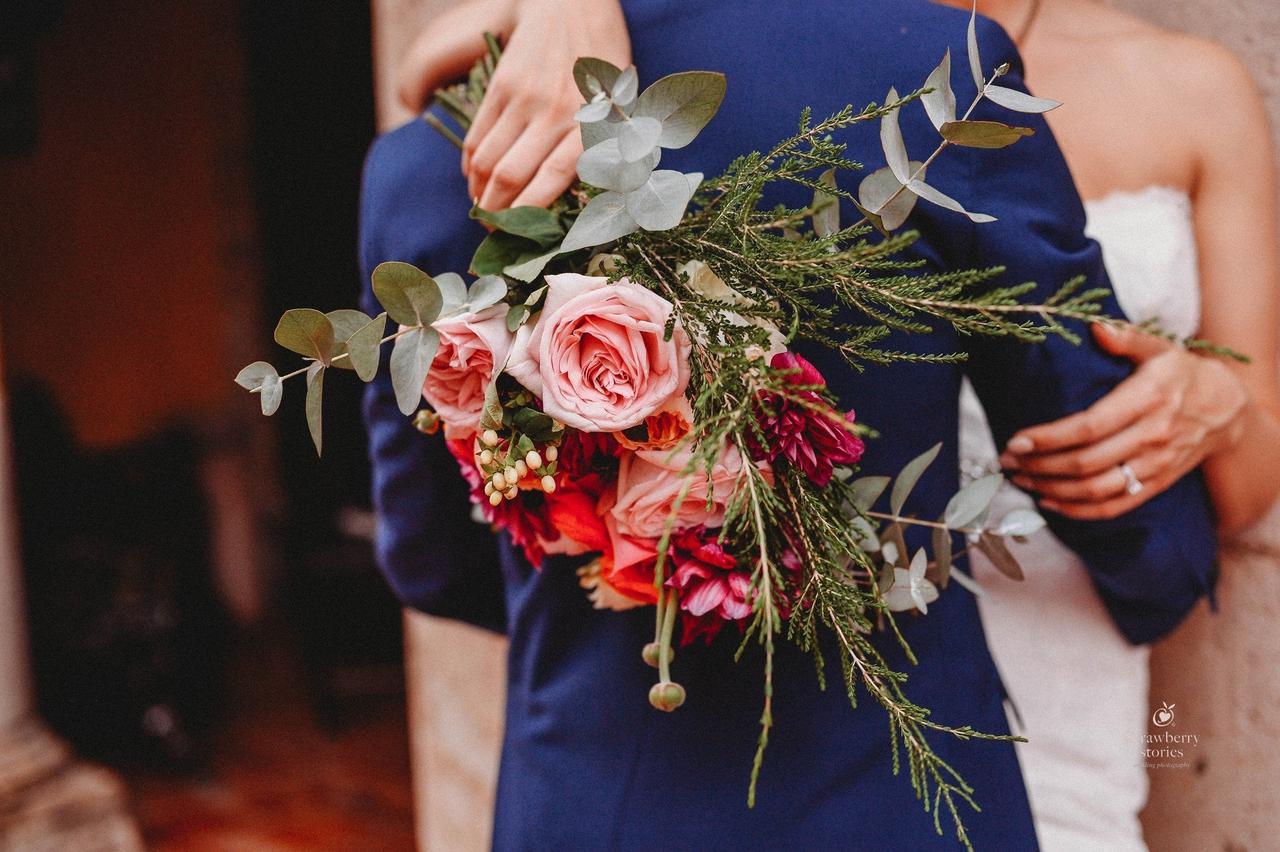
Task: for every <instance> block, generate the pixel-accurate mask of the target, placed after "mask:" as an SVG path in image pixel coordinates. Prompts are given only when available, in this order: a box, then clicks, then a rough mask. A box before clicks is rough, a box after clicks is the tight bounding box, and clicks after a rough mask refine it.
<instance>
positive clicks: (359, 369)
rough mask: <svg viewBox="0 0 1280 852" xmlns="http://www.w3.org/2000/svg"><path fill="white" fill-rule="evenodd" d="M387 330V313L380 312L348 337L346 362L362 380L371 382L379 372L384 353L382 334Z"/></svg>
mask: <svg viewBox="0 0 1280 852" xmlns="http://www.w3.org/2000/svg"><path fill="white" fill-rule="evenodd" d="M386 330H387V315H386V314H385V313H382V314H378V315H377V316H376V317H374V318H373V319H371V320H369V321H368V322H367V323H365V325H364V326H363V327H362V328H360V329H358V330H357V331H356V332H355V334H353V335H351V336H350V337H348V338H347V342H346V351H347V358H346V361H345V362H339V363H348V362H349V363H350V364H351V367H352V369H354V370H355V371H356V375H357V376H359V377H360V381H362V382H371V381H373V377H374V376H376V375H377V374H378V361H379V358H380V356H381V354H382V335H383V334H384V333H385V332H386Z"/></svg>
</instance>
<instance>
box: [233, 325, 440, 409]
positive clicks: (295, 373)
mask: <svg viewBox="0 0 1280 852" xmlns="http://www.w3.org/2000/svg"><path fill="white" fill-rule="evenodd" d="M420 328H426V326H422V325H414V326H409V327H408V328H402V329H400V330H399V331H397V332H396V333H395V334H388V335H387V336H386V337H384V338H382V339H381V340H379V341H378V346H382V345H383V344H384V343H390V342H391V341H393V340H395V339H396V338H397V337H401V336H402V335H405V334H408V333H409V332H411V331H417V330H418V329H420ZM350 358H351V355H350V353H348V352H343V353H342V354H341V355H335V356H334V357H333V358H331V359H329V364H326V365H325V366H326V367H327V366H329V365H330V364H336V363H338V362H339V361H347V360H350ZM314 363H315V359H314V358H312V359H310V363H308V364H307V365H306V366H305V367H299V368H298V369H296V370H294V371H293V372H292V373H285V374H284V375H283V376H281V377H280V381H282V382H283V381H284V380H285V379H292V378H293V377H294V376H301V375H302V374H303V373H305V372H306V371H307V370H310V369H311V364H314ZM249 393H262V388H261V387H256V388H253V389H252V390H250V391H249Z"/></svg>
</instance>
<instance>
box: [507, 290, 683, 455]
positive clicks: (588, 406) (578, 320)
mask: <svg viewBox="0 0 1280 852" xmlns="http://www.w3.org/2000/svg"><path fill="white" fill-rule="evenodd" d="M546 280H547V296H546V302H545V303H544V305H543V308H542V314H541V317H540V318H539V319H538V321H537V322H536V323H533V324H532V327H530V325H528V324H526V325H525V326H524V327H522V328H521V329H520V333H519V334H518V335H517V337H516V342H515V346H514V348H513V350H512V355H511V361H510V364H509V365H508V366H507V372H508V373H510V374H511V375H512V376H514V377H515V378H516V380H517V381H519V382H520V383H521V384H522V385H524V386H525V387H527V388H528V389H529V390H531V391H533V392H534V393H535V394H537V395H538V396H539V397H541V398H542V407H543V410H544V411H545V412H546V413H547V414H550V415H551V416H552V417H554V418H556V419H557V420H560V421H561V422H563V423H565V424H567V425H569V426H571V427H573V428H575V429H581V430H582V431H585V432H618V431H622V430H623V429H630V428H631V427H633V426H636V425H638V424H640V423H642V422H644V419H645V418H646V417H648V416H649V415H650V414H653V413H654V412H655V411H657V410H658V409H659V408H661V407H662V406H663V405H664V404H665V403H666V402H667V401H668V400H670V399H671V398H672V397H674V396H676V395H680V394H683V393H684V390H685V386H686V385H687V384H688V383H689V348H690V347H689V338H688V336H687V335H686V334H685V333H684V330H683V329H681V328H680V327H678V326H677V327H676V329H675V332H674V333H673V334H672V336H671V339H670V340H663V329H664V327H665V325H666V322H667V318H668V317H669V316H670V315H671V303H670V302H668V301H667V300H666V299H664V298H662V297H661V296H659V295H657V294H656V293H653V292H652V291H650V290H647V289H645V288H644V287H641V286H640V285H638V284H633V283H631V282H630V281H628V280H626V279H623V280H621V281H618V282H615V283H613V284H610V283H608V279H607V278H591V277H588V276H585V275H575V274H564V275H548V276H547V278H546Z"/></svg>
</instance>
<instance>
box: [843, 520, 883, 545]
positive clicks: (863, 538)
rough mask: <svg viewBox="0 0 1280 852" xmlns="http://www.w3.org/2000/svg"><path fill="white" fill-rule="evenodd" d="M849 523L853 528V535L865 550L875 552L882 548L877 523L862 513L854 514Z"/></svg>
mask: <svg viewBox="0 0 1280 852" xmlns="http://www.w3.org/2000/svg"><path fill="white" fill-rule="evenodd" d="M849 525H850V526H851V527H852V528H853V535H854V537H855V538H856V539H857V541H858V544H859V546H860V547H862V549H863V550H865V551H867V552H868V553H875V552H876V551H878V550H879V549H880V537H879V536H877V535H876V526H875V524H873V523H871V522H870V521H868V520H867V519H866V518H864V517H862V516H861V515H854V516H853V518H851V519H850V521H849Z"/></svg>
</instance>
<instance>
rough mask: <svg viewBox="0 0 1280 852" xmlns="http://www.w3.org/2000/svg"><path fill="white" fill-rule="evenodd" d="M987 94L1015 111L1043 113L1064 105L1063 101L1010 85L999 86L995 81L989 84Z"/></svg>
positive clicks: (1006, 107) (994, 100)
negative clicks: (1010, 86)
mask: <svg viewBox="0 0 1280 852" xmlns="http://www.w3.org/2000/svg"><path fill="white" fill-rule="evenodd" d="M986 96H987V97H988V98H990V99H991V100H992V101H993V102H995V103H997V104H999V105H1000V106H1002V107H1004V108H1005V109H1011V110H1013V111H1014V112H1029V113H1043V112H1048V111H1049V110H1053V109H1057V108H1058V107H1060V106H1062V103H1061V101H1053V100H1050V99H1048V98H1037V97H1036V96H1035V95H1028V94H1027V93H1026V92H1019V91H1018V90H1017V89H1010V88H1009V87H1008V86H997V85H995V84H994V83H993V84H991V85H990V86H987V88H986Z"/></svg>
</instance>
